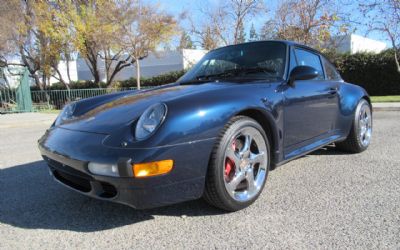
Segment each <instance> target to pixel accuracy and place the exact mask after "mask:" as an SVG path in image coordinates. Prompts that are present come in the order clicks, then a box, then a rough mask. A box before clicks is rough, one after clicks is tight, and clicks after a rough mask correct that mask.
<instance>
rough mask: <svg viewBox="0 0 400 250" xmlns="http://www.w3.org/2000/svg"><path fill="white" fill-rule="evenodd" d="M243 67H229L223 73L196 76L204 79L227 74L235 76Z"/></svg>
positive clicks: (198, 78)
mask: <svg viewBox="0 0 400 250" xmlns="http://www.w3.org/2000/svg"><path fill="white" fill-rule="evenodd" d="M240 70H241V69H229V70H225V71H223V72H221V73H218V74H210V75H199V76H196V79H197V80H203V79H210V78H214V77H227V76H235V75H236V74H237V73H238V72H239V71H240Z"/></svg>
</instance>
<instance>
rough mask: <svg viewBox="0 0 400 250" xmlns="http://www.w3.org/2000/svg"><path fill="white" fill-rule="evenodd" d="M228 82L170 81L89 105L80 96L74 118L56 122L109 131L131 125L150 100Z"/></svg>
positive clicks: (193, 91) (106, 132) (189, 92)
mask: <svg viewBox="0 0 400 250" xmlns="http://www.w3.org/2000/svg"><path fill="white" fill-rule="evenodd" d="M231 84H233V83H205V84H201V85H178V84H173V85H167V86H164V87H159V88H154V89H150V90H144V91H136V92H127V93H126V94H125V95H119V96H117V97H115V96H114V97H110V100H109V101H108V100H107V96H105V97H104V98H105V100H104V98H103V99H102V100H101V101H98V105H96V103H95V104H93V103H91V104H90V107H89V105H86V106H87V107H85V100H83V101H81V102H78V103H77V108H76V109H77V110H76V111H75V113H78V115H76V114H75V113H74V115H75V116H74V118H73V119H70V120H67V121H64V122H63V123H61V124H60V125H58V126H59V127H62V128H65V129H70V130H78V131H84V132H93V133H101V134H111V133H112V132H113V131H115V130H118V128H120V127H126V126H129V125H131V124H132V123H133V122H134V121H135V120H136V119H138V118H139V117H140V115H141V114H142V113H143V112H144V110H145V109H146V108H148V107H149V106H151V105H152V104H155V103H159V102H166V103H167V102H168V101H171V100H175V99H179V98H182V97H184V96H187V95H193V94H198V93H201V92H207V91H213V90H215V89H220V88H226V87H228V86H229V85H231ZM88 107H89V108H88ZM80 110H81V111H80ZM82 110H84V112H83V113H82ZM80 113H82V114H80Z"/></svg>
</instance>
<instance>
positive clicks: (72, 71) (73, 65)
mask: <svg viewBox="0 0 400 250" xmlns="http://www.w3.org/2000/svg"><path fill="white" fill-rule="evenodd" d="M68 65H69V76H70V77H71V81H73V82H75V81H78V69H77V61H70V62H68ZM58 70H59V71H60V74H61V77H62V79H63V80H64V81H65V82H69V78H68V71H67V62H66V61H60V63H59V64H58ZM57 77H58V76H57ZM56 82H59V80H58V79H57V78H54V77H51V78H50V84H53V83H56Z"/></svg>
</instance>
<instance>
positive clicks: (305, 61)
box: [295, 49, 324, 80]
mask: <svg viewBox="0 0 400 250" xmlns="http://www.w3.org/2000/svg"><path fill="white" fill-rule="evenodd" d="M295 54H296V59H297V64H298V65H300V66H310V67H313V68H314V69H316V70H317V71H318V76H317V77H316V78H315V80H323V79H324V71H323V69H322V65H321V60H320V58H319V56H318V55H317V54H314V53H312V52H308V51H306V50H303V49H295Z"/></svg>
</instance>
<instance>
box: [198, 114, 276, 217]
mask: <svg viewBox="0 0 400 250" xmlns="http://www.w3.org/2000/svg"><path fill="white" fill-rule="evenodd" d="M269 159H270V157H269V144H268V139H267V136H266V134H265V132H264V130H263V128H262V127H261V126H260V125H259V124H258V123H257V122H256V121H255V120H253V119H251V118H248V117H244V116H237V117H234V118H233V119H232V120H231V121H230V122H229V123H228V124H227V125H226V126H225V128H224V130H223V131H222V134H221V136H220V137H219V141H218V143H217V144H216V146H215V147H214V149H213V153H212V156H211V161H210V165H209V169H208V172H207V179H206V186H205V191H204V198H205V200H206V201H207V202H209V203H210V204H211V205H214V206H216V207H218V208H221V209H224V210H227V211H237V210H240V209H243V208H245V207H247V206H249V205H250V204H252V203H253V202H254V201H255V200H256V199H257V198H258V196H259V195H260V193H261V191H262V189H263V187H264V185H265V181H266V179H267V175H268V169H269V164H270V160H269Z"/></svg>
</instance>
